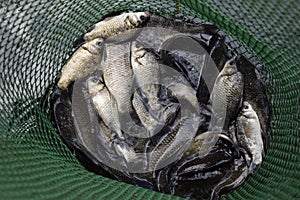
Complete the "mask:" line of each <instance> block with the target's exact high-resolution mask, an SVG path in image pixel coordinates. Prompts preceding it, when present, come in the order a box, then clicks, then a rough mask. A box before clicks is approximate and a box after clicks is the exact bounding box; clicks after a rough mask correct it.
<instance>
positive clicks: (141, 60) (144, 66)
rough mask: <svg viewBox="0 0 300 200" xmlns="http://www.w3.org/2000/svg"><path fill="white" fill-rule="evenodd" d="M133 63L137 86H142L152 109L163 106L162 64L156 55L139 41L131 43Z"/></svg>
mask: <svg viewBox="0 0 300 200" xmlns="http://www.w3.org/2000/svg"><path fill="white" fill-rule="evenodd" d="M131 54H132V55H131V64H132V69H133V73H134V79H135V82H136V87H137V88H140V89H141V91H142V92H143V95H144V96H145V97H146V98H147V100H148V104H149V107H150V108H151V109H152V110H158V109H160V108H161V106H160V104H159V91H160V84H161V81H160V66H159V64H158V62H157V60H156V59H155V57H154V55H153V54H152V53H151V52H150V51H147V50H146V49H145V48H144V47H143V46H142V45H141V44H140V43H139V42H136V41H134V42H132V44H131Z"/></svg>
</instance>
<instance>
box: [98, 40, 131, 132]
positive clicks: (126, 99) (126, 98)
mask: <svg viewBox="0 0 300 200" xmlns="http://www.w3.org/2000/svg"><path fill="white" fill-rule="evenodd" d="M104 55H105V59H104V62H103V78H104V82H105V84H106V87H107V89H108V90H109V92H110V93H111V94H112V96H113V97H114V98H115V99H116V102H117V106H118V112H119V121H120V123H121V127H122V130H124V131H127V129H128V128H127V127H126V126H127V125H126V124H127V122H128V120H130V121H131V117H130V113H131V112H132V106H131V96H132V94H133V71H132V68H131V63H130V43H128V42H127V43H122V44H118V45H116V44H111V43H107V44H106V45H105V52H104Z"/></svg>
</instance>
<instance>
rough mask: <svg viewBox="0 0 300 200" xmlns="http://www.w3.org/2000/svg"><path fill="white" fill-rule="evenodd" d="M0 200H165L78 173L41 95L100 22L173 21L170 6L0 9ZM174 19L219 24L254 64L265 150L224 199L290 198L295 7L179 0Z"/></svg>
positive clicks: (127, 3) (297, 170)
mask: <svg viewBox="0 0 300 200" xmlns="http://www.w3.org/2000/svg"><path fill="white" fill-rule="evenodd" d="M0 2H1V3H0V22H1V24H0V134H1V135H0V199H175V198H176V197H173V196H170V195H164V194H160V193H156V192H152V191H149V190H145V189H142V188H139V187H135V186H132V185H128V184H125V183H120V182H117V181H112V180H110V179H108V178H104V177H101V176H98V175H95V174H94V173H91V172H88V171H87V170H86V169H85V168H84V167H82V166H81V164H80V163H79V162H78V161H77V159H76V158H75V156H74V155H73V154H72V152H70V151H69V149H68V148H67V146H66V145H65V144H64V143H63V142H62V140H61V138H60V136H59V135H58V134H57V132H56V130H55V128H54V126H53V125H52V124H51V121H50V113H49V112H50V111H49V110H50V109H49V99H48V97H49V94H50V92H51V91H50V90H51V88H52V86H53V85H54V84H55V81H56V77H57V75H58V73H59V72H60V70H61V68H62V66H63V64H64V63H65V62H66V59H68V58H69V56H70V55H71V53H72V47H73V44H74V41H76V40H77V39H78V38H80V36H81V35H82V34H83V33H84V32H86V31H87V29H88V28H89V27H90V26H91V25H92V24H94V23H95V22H97V21H98V20H99V19H101V17H102V16H103V15H105V14H108V13H109V12H111V11H116V10H148V11H159V12H161V13H168V14H170V13H173V14H175V12H176V10H178V9H176V4H175V2H173V1H166V0H164V1H153V0H150V1H149V0H148V1H146V0H142V1H141V0H140V1H136V0H114V1H105V0H102V1H101V0H98V1H93V0H89V1H81V0H80V1H79V0H69V1H62V0H40V1H36V0H21V1H20V0H4V1H3V0H2V1H0ZM180 2H181V12H182V13H183V14H184V15H185V16H189V17H191V18H196V17H197V18H199V19H202V20H204V21H209V22H212V23H214V24H215V25H217V26H219V27H220V28H221V29H222V30H223V31H224V32H225V33H226V34H227V35H229V36H230V37H228V39H227V40H228V44H229V46H230V47H232V48H234V51H235V52H236V53H239V54H244V55H245V56H247V57H248V58H249V59H251V60H252V61H253V62H255V61H259V63H261V64H262V65H261V67H260V72H261V73H262V74H263V76H264V78H265V80H266V82H267V86H268V91H269V94H270V98H271V103H272V109H273V114H272V122H271V126H272V132H271V140H270V149H269V152H268V154H267V156H266V158H265V160H264V162H263V164H262V166H261V168H260V169H259V171H258V173H256V174H255V175H254V176H251V177H250V178H249V179H248V180H247V181H246V182H245V184H243V185H242V186H241V187H239V188H238V189H236V190H234V191H233V192H231V193H230V194H228V195H227V196H225V197H224V198H226V199H300V181H299V180H300V161H299V160H300V159H299V153H300V135H299V112H300V108H299V91H300V69H299V58H300V48H299V47H300V45H299V44H300V42H299V33H300V28H299V27H300V26H299V10H300V2H299V1H297V0H285V1H275V0H274V1H264V2H263V1H243V2H242V1H240V0H235V1H231V0H227V1H218V0H205V1H196V0H186V1H184V0H182V1H180Z"/></svg>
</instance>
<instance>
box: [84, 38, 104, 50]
mask: <svg viewBox="0 0 300 200" xmlns="http://www.w3.org/2000/svg"><path fill="white" fill-rule="evenodd" d="M83 47H84V48H85V49H86V50H88V51H89V52H90V53H91V54H100V52H101V50H102V48H103V39H102V38H96V39H93V40H92V41H90V42H88V43H86V44H84V45H83Z"/></svg>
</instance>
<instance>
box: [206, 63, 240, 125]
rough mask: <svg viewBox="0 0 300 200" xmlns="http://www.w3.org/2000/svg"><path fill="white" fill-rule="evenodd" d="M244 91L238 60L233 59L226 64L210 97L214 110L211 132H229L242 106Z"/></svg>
mask: <svg viewBox="0 0 300 200" xmlns="http://www.w3.org/2000/svg"><path fill="white" fill-rule="evenodd" d="M243 89H244V82H243V75H242V74H241V73H240V72H239V71H238V69H237V66H236V58H232V59H230V60H228V61H227V62H226V63H225V66H224V68H223V69H222V71H221V72H220V73H219V75H218V77H217V79H216V81H215V84H214V87H213V91H212V94H211V97H210V102H211V104H212V110H213V115H212V118H211V122H210V127H209V129H210V130H222V129H224V130H228V128H229V125H230V122H231V121H232V120H233V118H234V117H236V115H237V113H238V109H239V107H240V106H241V101H242V96H243Z"/></svg>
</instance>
